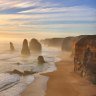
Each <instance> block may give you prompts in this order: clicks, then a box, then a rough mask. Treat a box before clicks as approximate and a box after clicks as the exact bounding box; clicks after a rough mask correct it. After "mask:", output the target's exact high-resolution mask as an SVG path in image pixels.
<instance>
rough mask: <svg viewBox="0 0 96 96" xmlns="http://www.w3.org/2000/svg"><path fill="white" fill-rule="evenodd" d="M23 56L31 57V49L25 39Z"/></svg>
mask: <svg viewBox="0 0 96 96" xmlns="http://www.w3.org/2000/svg"><path fill="white" fill-rule="evenodd" d="M21 54H22V55H30V50H29V47H28V41H27V39H24V41H23V45H22V50H21Z"/></svg>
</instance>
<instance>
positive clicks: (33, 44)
mask: <svg viewBox="0 0 96 96" xmlns="http://www.w3.org/2000/svg"><path fill="white" fill-rule="evenodd" d="M29 48H30V50H31V51H33V52H41V51H42V45H41V44H40V42H39V41H38V40H37V39H31V41H30V43H29Z"/></svg>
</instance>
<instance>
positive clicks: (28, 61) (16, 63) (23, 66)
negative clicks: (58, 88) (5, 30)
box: [0, 42, 60, 96]
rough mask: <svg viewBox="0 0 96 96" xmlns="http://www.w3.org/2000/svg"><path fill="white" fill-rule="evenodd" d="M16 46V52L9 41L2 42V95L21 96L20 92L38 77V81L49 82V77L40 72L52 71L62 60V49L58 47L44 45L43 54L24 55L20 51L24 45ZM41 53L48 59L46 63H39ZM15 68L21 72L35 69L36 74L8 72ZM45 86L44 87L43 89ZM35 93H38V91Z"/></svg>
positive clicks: (0, 44) (0, 83)
mask: <svg viewBox="0 0 96 96" xmlns="http://www.w3.org/2000/svg"><path fill="white" fill-rule="evenodd" d="M14 46H15V49H16V50H15V51H14V52H10V50H9V43H8V42H7V43H6V42H5V43H4V42H3V43H2V42H1V43H0V96H20V94H21V93H22V92H23V91H24V90H25V89H26V88H27V86H28V85H30V84H31V83H32V82H33V83H34V81H35V79H38V80H37V81H38V82H40V81H39V79H40V80H44V81H43V82H46V83H47V81H48V78H47V77H44V76H40V73H46V72H52V71H54V70H56V66H55V62H57V61H59V60H60V59H59V58H58V54H60V51H59V50H57V49H52V48H47V47H44V46H43V51H42V53H41V54H31V56H28V57H22V56H21V53H20V52H21V46H22V45H21V43H16V44H14ZM39 55H43V56H44V59H45V61H46V63H45V64H43V65H39V64H38V63H37V58H38V56H39ZM14 69H17V70H19V71H20V72H24V71H33V72H35V74H33V75H28V76H19V75H18V74H9V73H8V72H9V71H13V70H14ZM41 77H42V79H41ZM43 85H44V86H45V84H41V86H43ZM44 86H43V87H42V88H43V89H42V90H43V91H44ZM39 87H40V86H39ZM40 90H41V89H40ZM43 91H42V92H43ZM35 93H36V94H37V92H35ZM35 93H33V94H35ZM43 93H44V92H43ZM43 95H44V94H43ZM43 95H36V96H43Z"/></svg>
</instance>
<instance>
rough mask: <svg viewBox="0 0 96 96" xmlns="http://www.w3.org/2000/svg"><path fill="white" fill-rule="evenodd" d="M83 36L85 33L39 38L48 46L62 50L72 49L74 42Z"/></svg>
mask: <svg viewBox="0 0 96 96" xmlns="http://www.w3.org/2000/svg"><path fill="white" fill-rule="evenodd" d="M84 36H86V35H81V36H75V37H65V38H50V39H45V40H41V42H42V44H44V45H45V46H48V47H55V48H60V49H61V50H62V51H72V50H73V48H74V46H75V45H74V44H75V43H76V42H77V41H78V40H80V39H81V38H82V37H84Z"/></svg>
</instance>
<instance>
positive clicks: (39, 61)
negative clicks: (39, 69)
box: [38, 56, 45, 64]
mask: <svg viewBox="0 0 96 96" xmlns="http://www.w3.org/2000/svg"><path fill="white" fill-rule="evenodd" d="M44 63H45V60H44V57H43V56H39V57H38V64H44Z"/></svg>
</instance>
